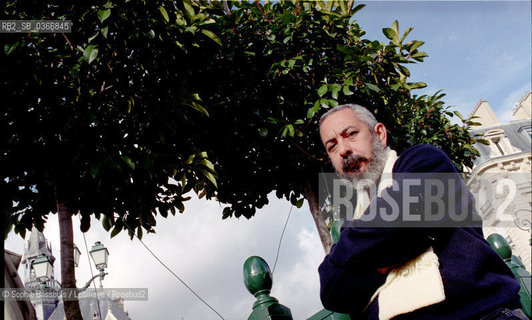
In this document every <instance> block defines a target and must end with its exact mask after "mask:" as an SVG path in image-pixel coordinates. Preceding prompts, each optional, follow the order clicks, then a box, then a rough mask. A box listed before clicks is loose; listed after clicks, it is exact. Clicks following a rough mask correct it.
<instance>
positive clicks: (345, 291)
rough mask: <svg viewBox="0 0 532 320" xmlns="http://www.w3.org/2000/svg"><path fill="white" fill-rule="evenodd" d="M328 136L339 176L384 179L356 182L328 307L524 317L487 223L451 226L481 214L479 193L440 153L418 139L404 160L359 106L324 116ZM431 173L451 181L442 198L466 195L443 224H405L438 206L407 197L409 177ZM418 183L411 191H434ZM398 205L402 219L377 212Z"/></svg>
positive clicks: (325, 286)
mask: <svg viewBox="0 0 532 320" xmlns="http://www.w3.org/2000/svg"><path fill="white" fill-rule="evenodd" d="M320 135H321V139H322V143H323V145H324V147H325V149H326V151H327V154H328V155H329V158H330V160H331V162H332V165H333V166H334V168H335V170H336V172H337V173H338V175H339V176H340V177H342V178H344V179H348V180H351V181H353V182H354V184H355V185H356V184H357V182H360V181H362V180H364V181H370V182H374V183H375V184H376V185H378V193H377V194H375V192H373V193H371V192H367V191H368V188H366V187H365V186H366V185H367V184H364V187H357V199H358V201H357V207H356V209H355V211H356V212H355V213H354V215H355V216H354V219H353V220H352V221H347V222H346V223H344V226H343V227H342V232H341V235H340V239H339V241H338V243H337V244H335V245H333V247H332V248H331V252H330V253H329V254H328V255H327V256H326V257H325V259H324V261H323V263H322V264H321V265H320V267H319V273H320V281H321V300H322V303H323V305H324V307H325V308H327V309H329V310H332V311H337V312H341V313H348V314H350V315H351V318H352V319H353V320H355V319H372V320H373V319H375V320H377V319H379V320H386V319H439V320H446V319H449V320H451V319H452V320H460V319H483V317H487V318H485V319H520V318H518V317H514V316H512V315H511V313H510V311H509V310H513V309H518V308H520V302H519V296H518V290H519V284H518V282H517V280H516V279H515V278H514V277H513V275H512V273H511V271H510V270H509V269H508V267H507V266H506V264H505V263H504V262H503V261H502V259H501V258H500V257H499V256H498V255H497V254H496V253H495V252H494V251H493V250H492V249H491V247H490V245H489V244H488V243H487V242H486V241H485V240H484V237H483V235H482V230H481V228H479V227H478V226H473V225H467V226H465V227H459V226H456V225H452V226H453V227H449V224H445V222H449V221H450V219H449V216H451V214H453V215H454V216H458V214H460V213H466V214H468V215H469V216H473V218H474V216H475V212H474V209H473V205H472V199H471V194H470V193H469V192H468V191H467V189H466V187H465V185H464V184H463V182H462V181H461V179H460V177H459V175H458V173H457V172H456V171H455V169H454V166H453V164H452V163H451V161H450V160H449V158H448V157H447V156H446V155H445V154H444V153H443V152H442V151H441V150H439V149H437V148H435V147H432V146H428V145H418V146H414V147H411V148H409V149H407V150H405V151H404V152H403V153H402V154H401V155H400V156H399V157H397V155H396V153H395V152H394V151H393V150H390V149H389V148H387V131H386V127H385V126H384V125H383V124H382V123H378V122H377V120H376V119H375V117H374V116H373V115H372V114H371V113H370V112H369V111H368V110H367V109H365V108H363V107H361V106H358V105H341V106H338V107H336V108H334V109H332V110H330V111H328V112H327V113H326V114H324V115H323V116H322V118H321V120H320ZM383 172H384V174H385V173H391V174H392V177H393V181H389V182H387V183H386V182H385V181H383V180H384V178H383V177H382V175H383ZM425 173H431V174H440V175H446V176H450V177H452V179H450V181H451V182H448V183H447V184H446V185H444V188H445V191H444V192H443V194H445V195H455V194H461V193H462V194H465V199H460V200H458V199H455V200H456V201H452V203H446V205H445V210H446V212H442V213H445V215H444V217H440V218H441V219H439V220H437V221H436V220H431V221H430V222H427V221H423V223H425V224H418V225H415V224H414V225H406V224H404V223H405V219H403V220H401V218H403V217H405V216H408V215H409V214H412V213H413V212H414V211H416V212H418V211H419V212H422V211H430V210H426V209H427V208H432V207H430V206H429V207H426V206H425V205H426V204H425V203H423V201H424V200H425V201H426V197H425V196H426V195H420V196H419V198H418V200H417V201H411V202H412V203H408V202H407V201H406V200H405V199H404V195H405V193H404V192H405V190H404V189H403V188H405V187H404V186H405V184H404V183H405V182H407V180H408V179H409V177H411V176H412V175H419V174H425ZM381 180H382V181H381ZM412 185H414V188H413V189H412V190H414V192H413V193H412V192H411V193H410V194H415V193H420V194H421V193H423V192H424V191H423V190H430V188H429V189H424V188H425V186H424V185H419V186H417V185H415V184H410V185H409V186H412ZM368 193H369V195H368ZM361 194H364V195H365V197H363V196H361ZM364 198H365V199H366V200H364ZM368 199H369V201H368ZM391 200H393V201H391ZM410 200H412V199H410ZM463 200H465V202H464V201H463ZM394 202H396V203H395V205H394ZM393 211H398V212H397V213H398V215H397V217H398V219H397V221H393V222H390V220H389V219H386V216H384V217H383V216H381V215H380V214H379V213H386V214H389V213H390V212H393ZM411 211H412V212H411ZM428 214H430V213H428ZM368 217H370V218H368ZM473 220H474V219H473ZM442 221H443V223H442ZM468 221H469V220H468ZM438 223H441V224H438ZM520 316H521V314H520ZM523 317H524V315H523ZM524 319H526V317H524Z"/></svg>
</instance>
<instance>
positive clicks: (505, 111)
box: [494, 82, 531, 121]
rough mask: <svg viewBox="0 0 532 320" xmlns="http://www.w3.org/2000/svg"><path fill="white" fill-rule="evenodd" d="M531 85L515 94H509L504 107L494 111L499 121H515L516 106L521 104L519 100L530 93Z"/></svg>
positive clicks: (503, 104)
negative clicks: (518, 103) (514, 111)
mask: <svg viewBox="0 0 532 320" xmlns="http://www.w3.org/2000/svg"><path fill="white" fill-rule="evenodd" d="M530 86H531V83H530V82H529V83H526V84H524V85H523V86H521V87H520V88H518V89H516V90H514V91H513V92H511V93H509V94H508V95H507V96H506V98H505V99H504V101H503V103H502V105H501V106H500V107H499V108H497V109H496V110H494V111H495V112H496V113H497V115H498V117H499V120H501V121H511V120H513V111H512V110H513V109H514V108H515V105H516V104H517V102H519V99H520V98H522V97H523V96H524V95H525V94H526V93H527V92H529V91H530Z"/></svg>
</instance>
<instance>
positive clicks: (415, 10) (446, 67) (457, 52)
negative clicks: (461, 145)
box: [355, 0, 532, 121]
mask: <svg viewBox="0 0 532 320" xmlns="http://www.w3.org/2000/svg"><path fill="white" fill-rule="evenodd" d="M355 2H356V0H355ZM359 2H360V3H365V4H366V7H365V8H364V9H362V10H361V11H359V12H358V13H357V15H355V19H356V20H357V22H358V24H359V25H360V27H361V28H362V29H364V30H366V38H367V39H372V40H375V39H377V40H379V41H381V42H388V40H387V39H386V38H385V37H384V35H383V34H382V28H383V27H391V25H392V23H393V21H394V20H398V22H399V28H400V30H401V31H404V30H406V29H407V28H408V27H413V28H414V30H413V31H412V32H411V33H410V35H409V36H408V38H407V39H410V40H421V41H425V44H424V45H423V46H422V47H421V49H422V50H423V51H425V52H427V53H428V55H429V57H428V58H426V59H425V62H423V63H419V64H417V65H410V71H411V73H412V80H414V81H422V82H425V83H427V85H428V87H427V88H425V89H422V90H416V91H414V92H416V93H417V94H433V93H435V92H436V91H437V90H442V92H443V93H445V94H446V95H447V96H446V97H445V98H444V101H445V102H446V104H447V105H452V106H456V109H457V110H459V111H460V112H461V113H462V114H464V116H465V115H469V114H470V113H471V111H472V110H473V108H474V107H475V105H476V104H477V102H478V101H479V100H480V99H482V100H487V101H488V103H489V104H490V106H491V107H492V108H493V110H494V111H495V113H496V114H497V116H499V119H500V120H506V121H508V120H511V119H512V118H511V109H512V108H513V107H514V105H515V103H516V102H517V101H518V100H519V98H520V97H522V96H524V95H525V94H526V93H527V91H528V90H530V87H531V59H532V57H531V53H532V48H531V34H532V33H531V26H532V22H531V18H530V16H531V14H530V12H531V4H530V1H359Z"/></svg>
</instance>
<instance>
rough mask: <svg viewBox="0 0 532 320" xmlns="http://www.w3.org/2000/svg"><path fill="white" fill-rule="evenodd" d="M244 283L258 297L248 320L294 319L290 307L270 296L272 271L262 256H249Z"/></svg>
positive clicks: (245, 266) (245, 264)
mask: <svg viewBox="0 0 532 320" xmlns="http://www.w3.org/2000/svg"><path fill="white" fill-rule="evenodd" d="M244 283H245V285H246V288H248V290H249V292H251V294H252V295H254V296H255V297H256V298H257V301H255V303H254V304H253V312H251V315H250V316H249V318H248V320H292V312H290V309H288V308H287V307H285V306H283V305H282V304H280V303H279V301H278V300H277V299H275V298H274V297H271V296H270V290H271V288H272V273H271V271H270V267H269V266H268V264H267V263H266V261H264V259H262V258H261V257H257V256H252V257H249V258H248V259H247V260H246V262H245V263H244Z"/></svg>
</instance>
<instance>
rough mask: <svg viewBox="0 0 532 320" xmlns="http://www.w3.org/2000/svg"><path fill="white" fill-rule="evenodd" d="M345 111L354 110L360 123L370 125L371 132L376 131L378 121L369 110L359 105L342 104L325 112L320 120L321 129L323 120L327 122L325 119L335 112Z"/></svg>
mask: <svg viewBox="0 0 532 320" xmlns="http://www.w3.org/2000/svg"><path fill="white" fill-rule="evenodd" d="M343 109H351V110H353V112H354V113H355V114H356V116H357V118H358V119H359V120H360V121H362V122H365V123H366V124H367V125H368V127H369V130H370V131H371V132H373V131H374V129H373V128H374V127H375V126H376V125H377V123H378V121H377V119H375V116H374V115H373V114H372V113H371V112H369V110H368V109H366V108H364V107H363V106H361V105H358V104H342V105H339V106H336V107H334V108H332V109H331V110H329V111H327V112H325V113H324V114H323V115H322V116H321V118H320V122H319V123H320V127H321V124H322V123H323V120H325V118H327V117H328V116H330V115H331V114H332V113H335V112H337V111H340V110H343Z"/></svg>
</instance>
